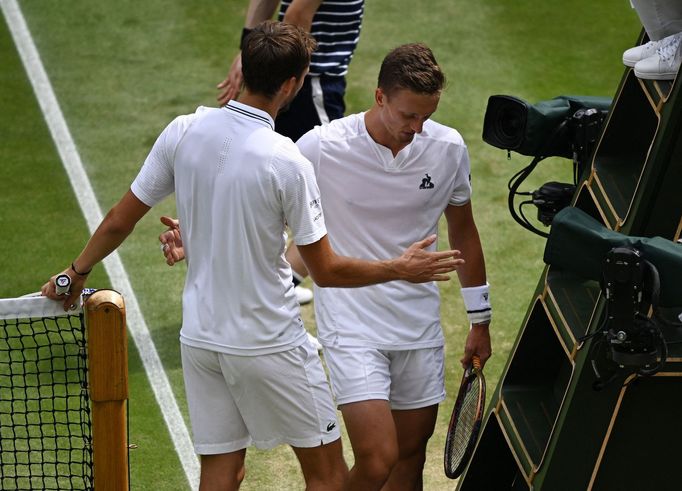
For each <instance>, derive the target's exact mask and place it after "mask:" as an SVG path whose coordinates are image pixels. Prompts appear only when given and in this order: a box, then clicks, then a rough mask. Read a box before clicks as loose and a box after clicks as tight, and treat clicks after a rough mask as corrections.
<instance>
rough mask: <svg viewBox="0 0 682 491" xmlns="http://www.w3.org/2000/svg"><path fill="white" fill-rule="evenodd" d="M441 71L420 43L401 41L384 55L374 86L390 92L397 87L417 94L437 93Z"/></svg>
mask: <svg viewBox="0 0 682 491" xmlns="http://www.w3.org/2000/svg"><path fill="white" fill-rule="evenodd" d="M444 85H445V74H443V71H442V70H441V69H440V67H439V66H438V63H437V62H436V58H435V56H433V52H432V51H431V49H430V48H429V47H428V46H426V45H425V44H422V43H413V44H403V45H402V46H398V47H397V48H395V49H393V50H392V51H391V52H390V53H388V54H387V55H386V57H385V58H384V61H383V62H382V63H381V69H380V70H379V81H378V87H379V88H380V89H381V90H382V91H383V92H384V93H385V94H386V95H391V93H392V92H394V91H396V90H398V89H408V90H411V91H412V92H416V93H418V94H428V95H432V94H437V93H439V92H440V91H441V90H443V86H444Z"/></svg>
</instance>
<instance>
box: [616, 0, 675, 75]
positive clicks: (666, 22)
mask: <svg viewBox="0 0 682 491" xmlns="http://www.w3.org/2000/svg"><path fill="white" fill-rule="evenodd" d="M630 3H631V4H632V7H633V8H634V9H635V10H636V11H637V15H638V16H639V19H640V21H641V22H642V25H643V26H644V30H645V31H646V33H647V35H648V36H649V42H647V43H645V44H643V45H641V46H635V47H634V48H630V49H628V50H626V51H625V52H624V53H623V64H625V65H626V66H629V67H634V71H635V75H636V76H637V77H639V78H642V79H648V80H672V79H674V78H675V76H676V75H677V71H678V69H679V68H680V63H681V62H682V47H681V41H682V2H681V1H679V0H631V2H630Z"/></svg>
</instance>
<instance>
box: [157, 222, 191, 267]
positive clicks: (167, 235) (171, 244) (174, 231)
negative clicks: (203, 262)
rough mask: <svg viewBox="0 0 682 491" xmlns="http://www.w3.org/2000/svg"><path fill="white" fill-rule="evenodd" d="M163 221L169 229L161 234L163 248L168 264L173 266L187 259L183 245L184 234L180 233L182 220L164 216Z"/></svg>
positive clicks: (160, 240)
mask: <svg viewBox="0 0 682 491" xmlns="http://www.w3.org/2000/svg"><path fill="white" fill-rule="evenodd" d="M161 223H163V224H164V225H166V226H167V227H168V229H167V230H166V231H165V232H162V233H161V234H160V235H159V242H161V250H162V251H163V255H164V256H165V257H166V264H168V266H173V265H174V264H175V263H178V262H180V261H182V260H184V259H185V249H184V247H183V246H182V236H181V235H180V222H179V221H178V220H177V219H175V218H171V217H166V216H162V217H161Z"/></svg>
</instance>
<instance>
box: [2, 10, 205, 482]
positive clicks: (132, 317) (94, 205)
mask: <svg viewBox="0 0 682 491" xmlns="http://www.w3.org/2000/svg"><path fill="white" fill-rule="evenodd" d="M0 7H1V8H2V11H3V14H4V15H5V19H6V20H7V25H8V26H9V29H10V32H11V33H12V37H13V39H14V43H15V44H16V46H17V50H18V52H19V56H20V57H21V60H22V62H23V64H24V67H25V69H26V73H27V74H28V77H29V79H30V81H31V85H32V86H33V91H34V92H35V94H36V97H37V99H38V103H39V104H40V108H41V110H42V111H43V115H44V116H45V121H46V122H47V125H48V127H49V129H50V133H51V134H52V139H53V140H54V142H55V145H56V146H57V151H58V152H59V156H60V157H61V159H62V163H63V164H64V168H65V169H66V173H67V174H68V176H69V180H70V181H71V185H72V186H73V189H74V192H75V194H76V197H77V198H78V204H79V205H80V208H81V210H82V211H83V215H84V216H85V219H86V221H87V224H88V228H89V230H90V233H93V232H94V231H95V229H96V228H97V226H98V225H99V224H100V222H101V221H102V216H103V215H102V210H101V209H100V207H99V203H98V202H97V198H96V197H95V193H94V191H93V189H92V186H91V185H90V180H89V179H88V176H87V174H86V173H85V169H84V168H83V163H82V161H81V158H80V156H79V154H78V150H77V149H76V145H75V143H74V141H73V139H72V138H71V133H70V132H69V128H68V126H67V125H66V121H65V120H64V116H63V114H62V111H61V109H60V107H59V103H58V102H57V98H56V96H55V94H54V90H53V89H52V85H51V84H50V80H49V79H48V77H47V73H46V72H45V69H44V68H43V64H42V62H41V60H40V55H39V54H38V50H37V49H36V47H35V44H34V43H33V38H32V37H31V33H30V31H29V30H28V26H27V25H26V21H25V20H24V16H23V15H22V13H21V10H20V8H19V5H18V4H17V2H16V1H15V0H0ZM104 266H105V268H106V271H107V274H108V275H109V278H110V279H111V284H112V285H113V287H114V288H115V289H116V290H117V291H118V292H119V293H121V294H122V295H123V297H124V299H125V304H126V313H127V320H128V331H129V332H130V334H131V335H132V338H133V341H134V342H135V346H136V347H137V349H138V351H139V353H140V357H141V358H142V363H143V364H144V368H145V371H146V372H147V378H148V379H149V383H150V384H151V386H152V389H153V391H154V395H155V396H156V400H157V402H158V404H159V407H160V408H161V412H162V413H163V418H164V420H165V422H166V426H167V427H168V431H169V432H170V435H171V438H172V440H173V443H174V445H175V450H176V452H177V454H178V456H179V458H180V462H181V463H182V467H183V469H184V471H185V475H186V476H187V480H188V481H189V483H190V486H191V488H192V489H193V490H196V489H198V483H199V461H198V459H197V456H196V455H195V453H194V449H193V447H192V442H191V439H190V437H189V432H188V431H187V426H186V425H185V421H184V419H183V418H182V415H181V414H180V409H179V408H178V404H177V402H176V400H175V397H174V396H173V390H172V389H171V386H170V383H169V381H168V377H167V376H166V372H165V371H164V369H163V365H162V364H161V360H160V359H159V355H158V353H157V352H156V348H155V346H154V342H153V340H152V338H151V335H150V333H149V329H148V327H147V324H146V322H145V320H144V317H143V316H142V312H141V310H140V306H139V304H138V302H137V297H136V296H135V292H134V291H133V288H132V286H131V284H130V280H129V279H128V275H127V273H126V271H125V269H124V267H123V263H122V262H121V258H120V257H119V255H118V253H117V252H113V253H112V254H110V255H109V257H107V258H106V259H105V260H104Z"/></svg>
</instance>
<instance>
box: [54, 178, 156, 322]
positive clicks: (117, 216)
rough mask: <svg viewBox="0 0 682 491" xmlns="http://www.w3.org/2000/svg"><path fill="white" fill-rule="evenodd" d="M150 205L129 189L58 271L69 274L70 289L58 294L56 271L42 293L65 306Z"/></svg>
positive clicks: (70, 303) (65, 307) (67, 307)
mask: <svg viewBox="0 0 682 491" xmlns="http://www.w3.org/2000/svg"><path fill="white" fill-rule="evenodd" d="M149 209H150V207H149V206H147V205H146V204H144V203H143V202H142V201H140V199H139V198H138V197H137V196H135V195H134V194H133V192H132V191H130V190H128V192H127V193H126V194H125V195H123V197H122V198H121V200H120V201H119V202H118V203H117V204H116V205H114V207H113V208H112V209H111V210H109V213H107V215H106V216H105V217H104V220H102V223H101V224H100V225H99V227H97V230H95V233H94V234H93V235H92V237H91V238H90V240H89V241H88V243H87V245H86V246H85V248H84V249H83V251H82V252H81V253H80V255H79V256H78V257H77V258H76V259H75V260H74V261H73V262H72V263H71V265H70V266H69V267H68V268H67V269H65V270H64V271H62V272H61V273H59V274H66V275H68V276H69V277H70V278H71V289H70V291H69V293H68V294H67V295H66V296H64V295H57V292H56V291H55V278H56V277H57V276H58V274H57V275H55V276H53V277H52V278H50V280H49V281H48V282H47V283H45V284H44V285H43V287H42V288H41V292H42V294H43V295H44V296H46V297H49V298H52V299H53V300H63V301H64V309H65V310H68V309H69V308H70V307H71V306H72V305H73V304H74V303H75V302H76V299H77V298H78V296H79V295H80V293H81V291H82V290H83V287H84V286H85V281H86V280H87V277H88V274H89V273H90V271H91V270H92V268H93V267H94V266H95V265H96V264H97V263H99V262H100V261H101V260H102V259H104V258H105V257H107V256H108V255H109V254H111V253H112V252H113V251H114V250H115V249H116V248H117V247H118V246H119V245H121V244H122V243H123V241H124V240H125V239H126V237H128V235H130V233H131V232H132V231H133V229H134V228H135V225H136V224H137V222H138V221H139V220H140V219H141V218H142V217H143V216H144V215H145V214H146V213H147V212H148V211H149Z"/></svg>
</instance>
